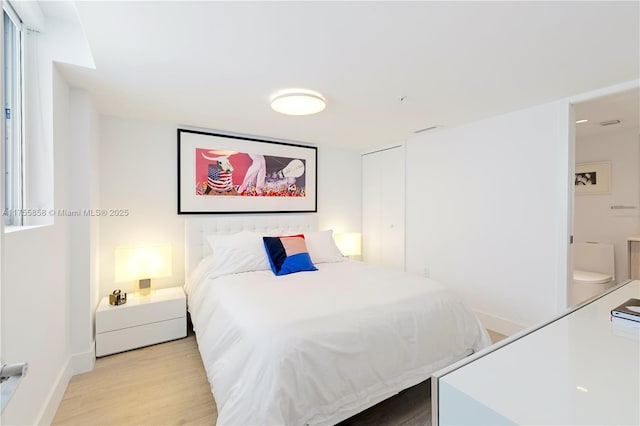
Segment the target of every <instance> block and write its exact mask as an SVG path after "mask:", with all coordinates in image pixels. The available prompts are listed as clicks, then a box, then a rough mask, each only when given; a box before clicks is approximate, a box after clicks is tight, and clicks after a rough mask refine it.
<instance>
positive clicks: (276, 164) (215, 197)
mask: <svg viewBox="0 0 640 426" xmlns="http://www.w3.org/2000/svg"><path fill="white" fill-rule="evenodd" d="M317 180H318V149H317V148H316V147H314V146H306V145H297V144H294V143H289V142H285V141H270V140H263V139H258V138H255V137H244V136H240V135H223V134H217V133H210V132H206V131H202V130H189V129H178V214H196V213H206V214H211V213H288V212H317V211H318V197H317V190H316V188H317Z"/></svg>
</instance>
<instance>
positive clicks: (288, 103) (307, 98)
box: [271, 89, 327, 115]
mask: <svg viewBox="0 0 640 426" xmlns="http://www.w3.org/2000/svg"><path fill="white" fill-rule="evenodd" d="M326 106H327V104H326V101H325V100H324V98H323V97H322V95H321V94H320V93H317V92H314V91H312V90H306V89H287V90H283V91H280V92H278V93H276V94H275V95H273V96H272V97H271V108H273V110H274V111H277V112H279V113H282V114H287V115H311V114H316V113H318V112H320V111H322V110H323V109H325V107H326Z"/></svg>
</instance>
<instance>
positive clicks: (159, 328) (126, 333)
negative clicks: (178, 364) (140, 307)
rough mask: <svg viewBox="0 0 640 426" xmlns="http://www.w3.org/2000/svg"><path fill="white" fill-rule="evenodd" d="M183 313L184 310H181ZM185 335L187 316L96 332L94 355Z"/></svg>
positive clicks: (106, 353) (115, 351)
mask: <svg viewBox="0 0 640 426" xmlns="http://www.w3.org/2000/svg"><path fill="white" fill-rule="evenodd" d="M183 315H184V311H183ZM186 335H187V317H186V316H183V317H181V318H175V319H171V320H167V321H160V322H155V323H151V324H145V325H140V326H137V327H131V328H124V329H120V330H115V331H109V332H106V333H98V334H96V356H105V355H110V354H114V353H117V352H123V351H127V350H129V349H136V348H141V347H143V346H148V345H154V344H156V343H162V342H166V341H168V340H174V339H180V338H182V337H185V336H186Z"/></svg>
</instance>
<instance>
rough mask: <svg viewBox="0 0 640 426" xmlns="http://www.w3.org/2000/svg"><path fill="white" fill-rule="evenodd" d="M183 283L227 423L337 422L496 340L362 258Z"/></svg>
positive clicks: (439, 292)
mask: <svg viewBox="0 0 640 426" xmlns="http://www.w3.org/2000/svg"><path fill="white" fill-rule="evenodd" d="M316 266H317V267H318V271H313V272H300V273H295V274H291V275H285V276H280V277H276V276H274V274H273V273H272V272H271V271H255V272H245V273H238V274H230V275H223V276H218V274H216V272H215V271H211V270H207V268H204V269H203V268H201V270H200V271H199V273H198V274H196V275H198V276H196V277H195V278H194V279H193V280H191V281H190V282H189V285H188V286H187V287H186V288H185V289H186V290H187V293H188V304H189V311H190V313H191V318H192V321H193V324H194V329H195V333H196V339H197V342H198V347H199V350H200V354H201V356H202V360H203V363H204V366H205V369H206V372H207V376H208V379H209V383H210V384H211V390H212V392H213V395H214V398H215V400H216V404H217V407H218V424H220V425H249V424H251V425H258V424H259V425H275V424H278V425H282V424H286V425H303V424H335V423H336V422H338V421H341V420H343V419H346V418H348V417H350V416H351V415H353V414H355V413H357V412H360V411H362V410H364V409H366V408H368V407H370V406H372V405H374V404H376V403H378V402H380V401H382V400H383V399H386V398H388V397H390V396H392V395H394V394H396V393H397V392H399V391H401V390H403V389H405V388H407V387H410V386H413V385H415V384H417V383H420V382H422V381H424V380H426V379H427V378H429V376H430V375H431V373H433V372H434V371H436V370H438V369H440V368H442V367H444V366H446V365H449V364H450V363H452V362H455V361H457V360H458V359H461V358H463V357H464V356H466V355H469V354H471V353H473V352H474V351H478V350H480V349H482V348H483V347H485V346H486V345H488V344H489V338H488V336H487V334H486V331H485V330H484V328H483V327H482V326H481V324H480V322H479V321H478V319H477V317H476V316H475V314H474V313H473V311H472V310H471V309H470V308H469V307H468V306H467V305H466V304H465V303H464V302H463V301H462V300H461V298H460V297H458V296H457V295H456V294H455V293H454V292H452V291H451V290H450V289H449V288H448V287H447V286H445V285H443V284H441V283H438V282H436V281H433V280H429V279H426V278H423V277H419V276H415V275H410V274H407V273H402V272H397V271H393V270H390V269H385V268H380V267H376V266H372V265H368V264H364V263H361V262H356V261H347V262H337V263H323V264H318V265H316Z"/></svg>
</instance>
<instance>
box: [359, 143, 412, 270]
mask: <svg viewBox="0 0 640 426" xmlns="http://www.w3.org/2000/svg"><path fill="white" fill-rule="evenodd" d="M404 175H405V171H404V148H403V147H402V146H398V147H394V148H390V149H385V150H382V151H376V152H372V153H369V154H364V155H363V156H362V260H363V261H365V262H367V263H372V264H376V265H382V266H389V267H392V268H395V269H399V270H404V205H405V190H404V188H405V182H404Z"/></svg>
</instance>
